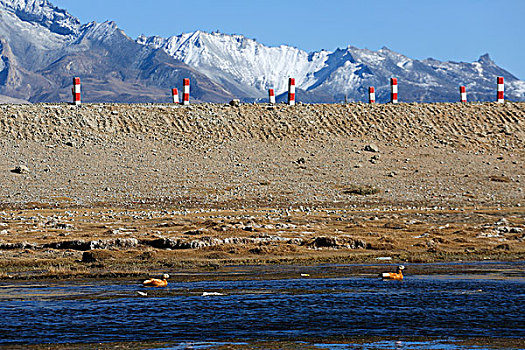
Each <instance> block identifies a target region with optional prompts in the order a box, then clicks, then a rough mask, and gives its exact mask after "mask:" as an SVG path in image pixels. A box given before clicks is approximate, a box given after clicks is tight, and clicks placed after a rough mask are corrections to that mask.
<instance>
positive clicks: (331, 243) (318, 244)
mask: <svg viewBox="0 0 525 350" xmlns="http://www.w3.org/2000/svg"><path fill="white" fill-rule="evenodd" d="M309 245H310V246H312V247H315V248H337V247H339V243H338V242H337V238H335V237H324V236H323V237H316V238H314V240H313V242H311V243H310V244H309Z"/></svg>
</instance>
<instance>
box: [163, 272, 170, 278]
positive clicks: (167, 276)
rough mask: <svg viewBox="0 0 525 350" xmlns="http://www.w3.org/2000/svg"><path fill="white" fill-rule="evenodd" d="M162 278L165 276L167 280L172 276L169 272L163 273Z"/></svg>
mask: <svg viewBox="0 0 525 350" xmlns="http://www.w3.org/2000/svg"><path fill="white" fill-rule="evenodd" d="M162 278H164V279H165V280H167V279H168V278H170V275H168V274H167V273H165V274H164V275H162Z"/></svg>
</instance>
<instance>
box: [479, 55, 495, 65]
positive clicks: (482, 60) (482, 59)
mask: <svg viewBox="0 0 525 350" xmlns="http://www.w3.org/2000/svg"><path fill="white" fill-rule="evenodd" d="M478 62H479V63H487V64H495V63H494V61H493V60H492V59H491V58H490V56H489V54H488V53H486V54H484V55H482V56H480V57H479V60H478Z"/></svg>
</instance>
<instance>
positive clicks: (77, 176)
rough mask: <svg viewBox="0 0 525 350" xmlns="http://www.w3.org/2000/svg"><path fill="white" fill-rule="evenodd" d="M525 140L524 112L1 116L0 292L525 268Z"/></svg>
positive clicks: (8, 112)
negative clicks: (376, 269)
mask: <svg viewBox="0 0 525 350" xmlns="http://www.w3.org/2000/svg"><path fill="white" fill-rule="evenodd" d="M524 124H525V104H524V103H505V104H504V105H498V104H491V103H485V104H470V103H469V104H400V105H366V104H349V105H298V106H294V107H289V106H285V105H277V106H268V105H242V106H240V107H230V106H225V105H212V104H202V105H193V106H190V107H176V106H172V105H83V106H80V107H73V106H69V105H16V106H15V105H0V144H1V146H2V147H1V151H0V183H1V184H2V185H1V187H0V225H1V226H0V259H1V260H0V266H2V274H3V276H4V277H5V276H15V277H16V276H22V274H23V273H27V272H28V271H29V272H31V273H32V275H49V274H51V275H53V274H61V273H63V274H65V275H67V274H70V273H71V272H75V273H90V272H93V271H95V270H96V273H104V271H113V272H116V271H121V272H124V271H131V272H133V271H136V272H137V273H141V272H142V271H151V270H153V269H154V270H162V269H170V268H173V269H174V268H182V267H184V266H189V265H191V266H222V265H226V264H231V263H243V264H249V263H301V264H305V263H306V264H308V263H317V262H332V261H334V262H341V261H343V262H344V261H372V260H373V261H376V260H375V259H377V258H378V257H379V258H381V257H391V258H392V260H386V261H391V262H411V261H412V262H418V261H455V260H458V259H523V258H524V252H525V243H524V239H525V232H524V229H525V220H524V217H525V216H524V212H525V210H524V205H525V196H524V192H523V187H524V186H523V182H524V181H525V177H524V176H525V172H524V168H523V166H524V159H525V148H524V140H525V128H524ZM17 167H21V168H19V170H21V173H19V172H16V171H15V169H16V168H17ZM95 241H97V242H98V243H93V242H95ZM161 241H162V243H159V242H161ZM68 242H69V243H68ZM71 242H76V243H71ZM79 242H83V243H84V245H83V244H81V243H79ZM177 242H178V243H177ZM53 244H54V245H53ZM60 244H62V245H60ZM86 244H87V246H86ZM86 247H87V248H86Z"/></svg>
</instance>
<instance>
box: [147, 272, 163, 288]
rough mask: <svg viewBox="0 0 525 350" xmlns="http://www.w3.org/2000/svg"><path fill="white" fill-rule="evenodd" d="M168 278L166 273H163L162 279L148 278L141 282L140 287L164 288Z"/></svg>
mask: <svg viewBox="0 0 525 350" xmlns="http://www.w3.org/2000/svg"><path fill="white" fill-rule="evenodd" d="M168 278H170V276H169V275H168V274H167V273H165V274H164V275H163V276H162V279H159V278H150V279H147V280H145V281H144V282H142V285H143V286H145V287H166V286H167V285H168V281H167V279H168Z"/></svg>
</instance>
